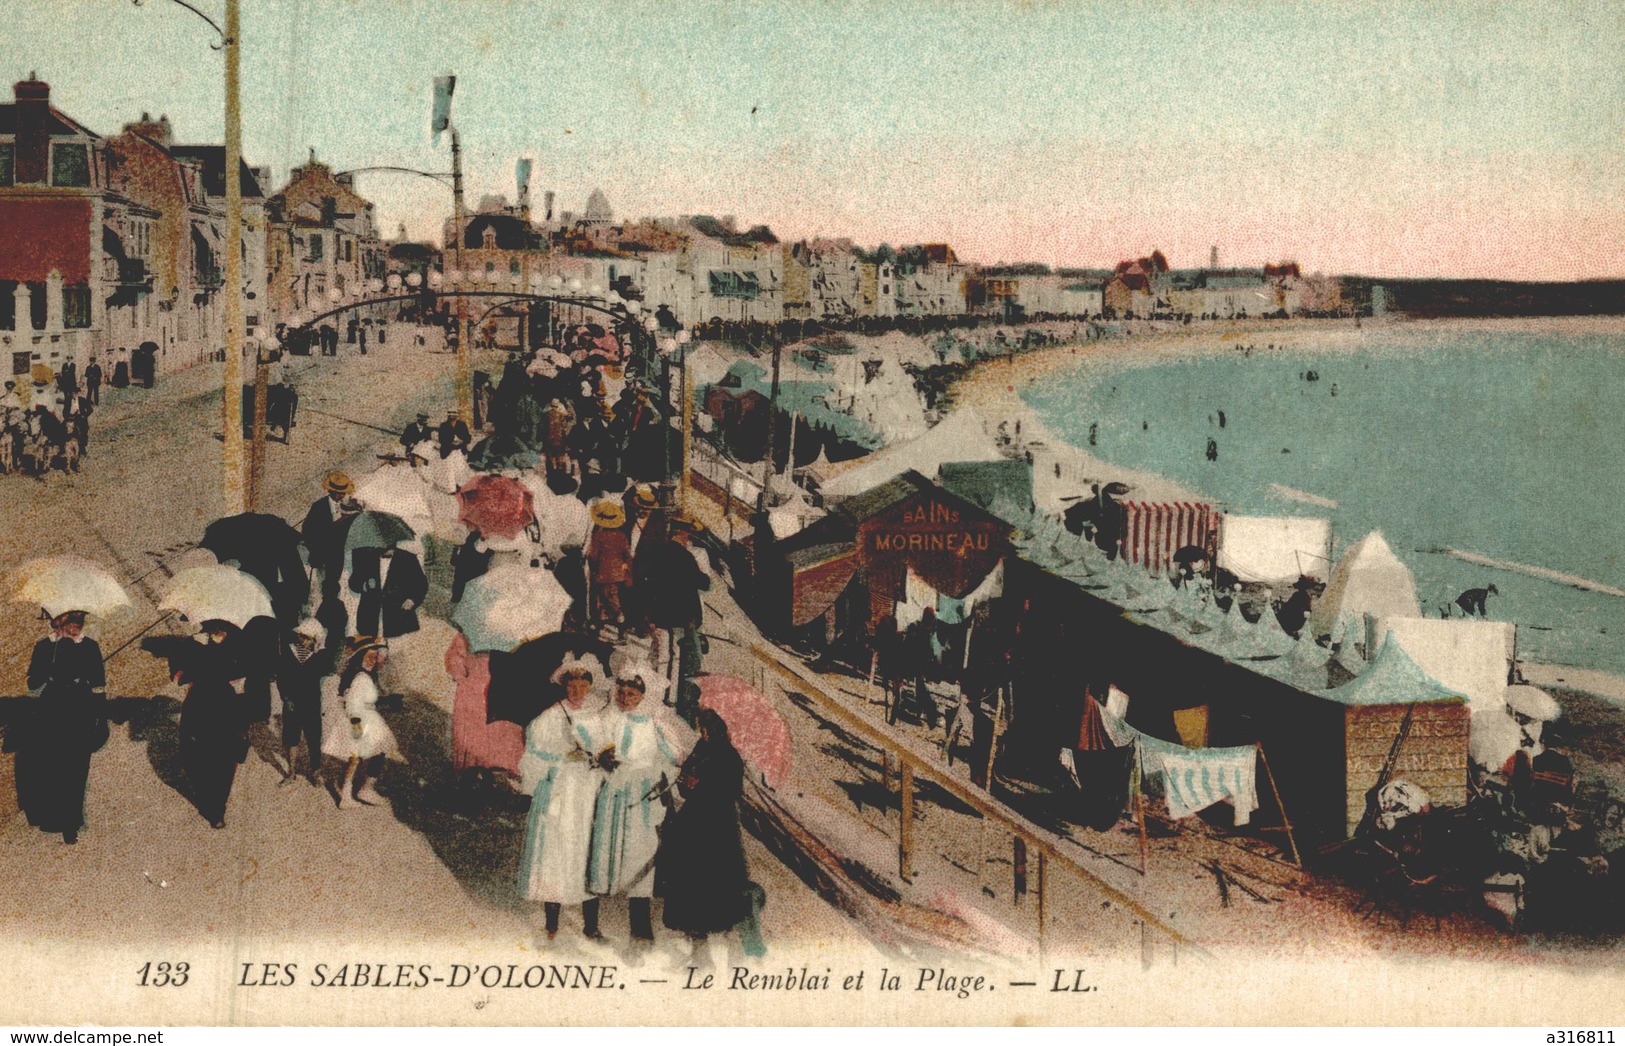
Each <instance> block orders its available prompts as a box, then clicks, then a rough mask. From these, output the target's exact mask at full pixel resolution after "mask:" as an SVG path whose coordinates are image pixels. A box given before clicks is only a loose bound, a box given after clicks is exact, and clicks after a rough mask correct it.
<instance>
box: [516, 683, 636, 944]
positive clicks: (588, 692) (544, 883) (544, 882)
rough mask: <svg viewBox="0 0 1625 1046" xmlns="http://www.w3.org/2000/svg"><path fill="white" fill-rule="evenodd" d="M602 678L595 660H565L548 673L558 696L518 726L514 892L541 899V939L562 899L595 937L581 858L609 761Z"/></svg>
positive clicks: (554, 922) (592, 901)
mask: <svg viewBox="0 0 1625 1046" xmlns="http://www.w3.org/2000/svg"><path fill="white" fill-rule="evenodd" d="M603 678H604V669H603V666H602V665H600V664H599V663H598V660H597V659H596V658H592V657H586V658H571V659H569V660H567V661H565V662H564V664H563V665H562V666H561V667H560V668H559V670H558V671H557V672H555V673H554V674H553V678H552V681H553V682H554V683H556V684H560V685H562V686H563V687H564V700H562V701H560V702H559V703H558V704H556V705H553V706H552V707H550V708H548V709H547V710H546V711H544V712H543V713H542V714H541V715H539V716H537V717H536V718H535V719H534V720H532V721H531V724H530V726H529V727H528V728H526V730H525V754H524V755H523V756H522V757H521V758H520V760H519V777H520V782H521V788H522V789H523V790H524V791H525V792H527V793H529V794H530V796H531V803H530V818H529V820H528V822H527V823H526V825H525V842H524V847H523V849H521V851H520V854H519V895H520V896H521V897H523V898H524V899H525V900H527V901H540V902H541V903H542V907H543V911H544V913H545V917H546V920H547V935H548V936H549V937H553V936H554V935H555V934H557V933H558V931H559V914H560V912H561V910H562V909H563V907H564V905H566V904H579V905H581V922H582V932H583V933H585V934H586V936H588V937H589V938H593V939H597V938H599V937H600V936H601V935H600V934H599V932H598V899H597V898H596V897H594V896H592V894H591V892H590V891H589V890H588V888H587V859H588V855H589V853H590V851H591V847H592V829H593V820H594V817H595V814H596V811H597V806H598V802H599V798H600V795H601V793H602V792H603V791H604V789H605V787H606V785H607V784H608V780H609V775H610V774H611V773H612V772H613V771H614V770H615V767H616V765H617V759H616V755H615V748H614V746H613V744H611V743H610V741H611V739H610V738H608V737H607V736H606V732H605V727H606V725H607V724H606V723H605V719H604V714H603V713H604V701H603V695H602V691H601V690H600V683H601V682H602V680H603Z"/></svg>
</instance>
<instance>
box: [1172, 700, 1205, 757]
mask: <svg viewBox="0 0 1625 1046" xmlns="http://www.w3.org/2000/svg"><path fill="white" fill-rule="evenodd" d="M1174 733H1176V734H1178V735H1179V743H1180V744H1182V745H1184V746H1185V747H1186V748H1206V747H1207V705H1197V706H1196V707H1195V708H1176V709H1174Z"/></svg>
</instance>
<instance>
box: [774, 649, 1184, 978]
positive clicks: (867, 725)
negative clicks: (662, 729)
mask: <svg viewBox="0 0 1625 1046" xmlns="http://www.w3.org/2000/svg"><path fill="white" fill-rule="evenodd" d="M751 654H752V655H753V656H754V657H755V658H756V660H757V661H759V662H761V664H762V665H763V666H764V668H765V670H766V672H765V673H764V677H763V682H764V683H765V681H766V677H767V676H769V675H770V676H776V677H777V682H778V684H779V685H780V686H781V687H782V688H783V689H785V690H793V691H794V692H796V693H797V694H800V695H802V696H804V697H806V698H807V699H808V700H809V701H811V702H812V703H813V704H815V705H817V706H818V708H819V710H820V711H821V712H823V713H828V714H829V715H830V716H831V717H832V718H833V719H834V720H835V721H836V722H837V723H839V724H840V726H841V728H842V729H845V730H849V731H851V732H852V733H853V734H856V735H857V736H858V737H860V738H862V739H863V740H864V742H866V743H867V744H869V745H872V746H873V747H875V748H877V749H879V750H880V751H881V752H883V753H884V754H885V756H886V758H887V764H888V768H890V766H892V765H895V766H896V775H897V776H896V781H897V792H898V799H899V808H900V815H901V816H900V820H899V830H898V844H897V863H898V877H899V878H900V879H902V880H903V881H904V882H909V881H911V880H912V879H913V877H914V846H915V842H916V840H915V828H914V800H915V787H914V779H915V776H916V775H919V776H923V777H925V778H927V779H928V780H930V781H931V782H932V783H933V784H935V785H936V786H938V787H939V788H941V789H942V790H943V791H945V792H947V793H948V794H949V795H951V796H953V797H954V798H955V799H957V800H959V801H960V802H962V803H964V804H965V805H966V806H969V807H971V808H972V809H974V810H975V811H977V812H978V813H979V814H981V816H982V817H983V818H985V819H987V820H988V821H990V822H992V823H996V824H998V825H999V826H1000V827H1001V828H1003V829H1004V830H1005V831H1007V832H1009V833H1010V835H1011V836H1012V837H1013V838H1014V840H1015V842H1016V843H1017V844H1018V852H1023V848H1024V851H1029V852H1032V853H1034V854H1036V857H1037V868H1036V869H1035V870H1036V872H1037V874H1036V876H1035V877H1034V878H1035V881H1034V882H1033V883H1032V884H1031V889H1032V892H1033V893H1034V894H1035V902H1036V903H1035V908H1036V909H1037V911H1036V921H1037V927H1036V934H1037V939H1038V950H1039V954H1040V957H1042V956H1043V955H1044V954H1045V952H1046V945H1047V940H1048V936H1049V917H1050V913H1049V911H1048V907H1047V904H1046V901H1047V891H1048V889H1049V885H1050V884H1049V882H1048V875H1049V874H1050V869H1049V867H1048V865H1049V862H1050V861H1052V860H1053V861H1055V862H1058V863H1059V864H1060V865H1061V866H1062V867H1064V868H1066V869H1067V870H1068V871H1070V872H1071V873H1072V875H1074V876H1075V877H1076V878H1078V879H1080V880H1082V881H1083V883H1084V884H1085V885H1086V886H1087V887H1088V888H1089V889H1091V890H1093V891H1095V892H1097V893H1099V894H1100V895H1101V896H1103V897H1105V898H1107V899H1109V900H1110V901H1111V902H1112V903H1113V904H1116V905H1118V906H1119V907H1121V908H1122V909H1123V910H1124V911H1126V912H1127V913H1128V914H1129V915H1130V916H1132V917H1133V918H1134V920H1135V921H1136V922H1137V923H1138V924H1139V926H1140V947H1141V953H1142V961H1143V962H1144V963H1145V964H1146V965H1149V964H1150V958H1151V939H1152V936H1153V935H1160V936H1161V937H1163V938H1164V939H1165V940H1167V941H1168V942H1169V943H1171V944H1172V945H1173V957H1174V961H1175V962H1176V963H1177V962H1178V961H1179V957H1180V954H1181V952H1186V953H1188V954H1190V953H1194V954H1196V955H1202V956H1206V955H1207V954H1208V953H1207V952H1206V951H1205V950H1204V949H1202V948H1201V947H1200V946H1198V945H1195V944H1192V943H1191V942H1190V941H1189V940H1188V939H1187V938H1186V937H1185V936H1184V935H1183V934H1181V933H1180V932H1179V931H1178V930H1175V929H1174V928H1173V927H1171V926H1169V925H1168V924H1167V923H1165V922H1163V921H1162V920H1161V919H1159V918H1158V917H1157V916H1155V915H1153V914H1151V912H1150V911H1149V910H1147V909H1146V907H1145V906H1144V905H1143V904H1141V903H1140V902H1139V901H1137V900H1136V899H1134V898H1133V897H1131V896H1130V895H1128V894H1126V893H1124V892H1123V891H1121V890H1119V889H1117V888H1116V887H1114V886H1112V885H1111V884H1109V883H1107V882H1106V881H1104V880H1103V879H1101V878H1100V877H1099V876H1097V875H1096V874H1095V873H1094V872H1092V871H1090V870H1089V869H1088V868H1085V867H1084V866H1083V864H1082V861H1081V860H1080V859H1079V857H1078V856H1077V855H1076V853H1075V852H1074V847H1073V846H1072V845H1071V844H1069V843H1068V842H1067V841H1066V840H1065V839H1063V838H1061V837H1060V836H1058V835H1056V834H1055V833H1053V832H1049V831H1046V830H1045V829H1043V828H1040V827H1038V826H1037V825H1035V824H1033V823H1032V822H1031V821H1028V820H1027V819H1026V818H1024V817H1022V816H1020V815H1019V814H1016V813H1014V812H1012V811H1011V810H1010V809H1009V808H1008V807H1006V806H1005V805H1004V804H1003V803H1000V802H999V801H998V800H996V799H994V798H992V797H991V796H990V795H988V793H986V792H985V791H983V790H981V789H980V788H977V787H974V786H972V785H969V784H966V783H965V782H963V781H960V780H959V779H957V778H955V777H953V776H951V775H949V774H947V773H944V772H943V771H942V770H941V769H940V768H939V767H938V766H937V764H936V762H935V760H933V758H932V754H931V753H928V752H926V751H925V750H924V749H923V748H922V747H921V746H920V745H919V744H917V743H916V742H913V741H911V740H908V739H906V738H903V737H901V736H899V735H897V734H896V733H894V732H892V731H891V730H888V729H887V728H886V727H884V726H883V725H881V724H880V723H879V722H878V721H876V720H875V719H873V718H872V717H871V716H869V715H866V714H864V713H862V712H859V711H857V710H856V709H854V708H852V707H851V704H850V702H848V701H843V700H841V699H839V698H837V697H836V696H834V695H832V694H830V693H829V691H827V690H825V689H824V687H823V686H822V685H821V684H820V682H819V681H818V680H817V679H816V678H815V677H814V676H813V675H812V674H811V673H810V672H808V671H807V670H806V669H804V668H802V667H801V666H800V665H797V664H794V663H793V662H790V661H788V660H787V659H786V658H785V657H784V656H783V655H782V654H781V653H780V652H779V651H778V650H776V649H774V648H772V647H770V646H769V645H767V644H766V643H760V642H759V643H755V644H753V645H752V647H751ZM889 777H890V775H889V774H888V778H889ZM889 783H890V781H889V780H888V785H889Z"/></svg>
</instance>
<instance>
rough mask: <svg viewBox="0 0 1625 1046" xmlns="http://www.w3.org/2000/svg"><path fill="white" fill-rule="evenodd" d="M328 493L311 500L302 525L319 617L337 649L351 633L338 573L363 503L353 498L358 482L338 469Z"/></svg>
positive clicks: (331, 477) (329, 645) (330, 475)
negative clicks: (317, 600)
mask: <svg viewBox="0 0 1625 1046" xmlns="http://www.w3.org/2000/svg"><path fill="white" fill-rule="evenodd" d="M325 485H326V488H327V492H326V494H324V495H323V496H322V497H319V498H317V499H316V500H315V501H314V502H312V503H311V506H310V511H309V512H307V513H305V522H304V525H303V526H301V527H300V528H299V533H300V540H302V541H303V542H304V545H305V548H306V549H307V550H308V551H309V553H310V569H311V571H312V572H313V573H314V574H315V575H316V579H317V583H318V585H319V586H320V587H319V592H320V594H321V601H320V603H319V604H318V605H317V607H316V620H317V621H319V622H320V623H321V624H322V625H323V626H324V627H325V628H326V629H327V648H328V649H329V650H336V649H338V647H339V645H341V644H342V643H343V642H344V637H345V636H346V635H347V634H348V633H346V631H345V627H346V625H347V624H348V621H347V620H346V618H347V617H348V615H347V614H346V612H345V610H344V604H343V603H342V602H341V601H340V600H339V575H341V574H342V573H343V572H344V539H345V537H346V536H347V535H348V534H349V533H350V524H351V522H353V521H354V520H355V517H356V513H358V512H359V511H360V510H361V506H360V505H358V504H356V503H355V502H354V501H351V500H350V495H351V494H353V493H355V484H354V483H352V482H350V477H349V476H347V475H345V474H344V473H343V472H340V471H338V470H337V469H335V470H333V471H332V472H329V473H328V474H327V479H326V481H325Z"/></svg>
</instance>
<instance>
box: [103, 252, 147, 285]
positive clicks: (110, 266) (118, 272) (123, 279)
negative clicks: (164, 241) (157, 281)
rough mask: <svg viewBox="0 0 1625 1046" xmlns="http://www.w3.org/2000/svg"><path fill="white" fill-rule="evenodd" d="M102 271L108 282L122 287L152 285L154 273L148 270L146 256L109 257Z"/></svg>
mask: <svg viewBox="0 0 1625 1046" xmlns="http://www.w3.org/2000/svg"><path fill="white" fill-rule="evenodd" d="M102 273H103V278H104V279H105V280H106V281H107V282H108V283H110V284H115V285H118V286H121V287H150V286H151V285H152V273H150V272H148V271H147V262H146V259H144V258H108V259H107V262H106V265H105V266H104V267H103V269H102Z"/></svg>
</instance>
